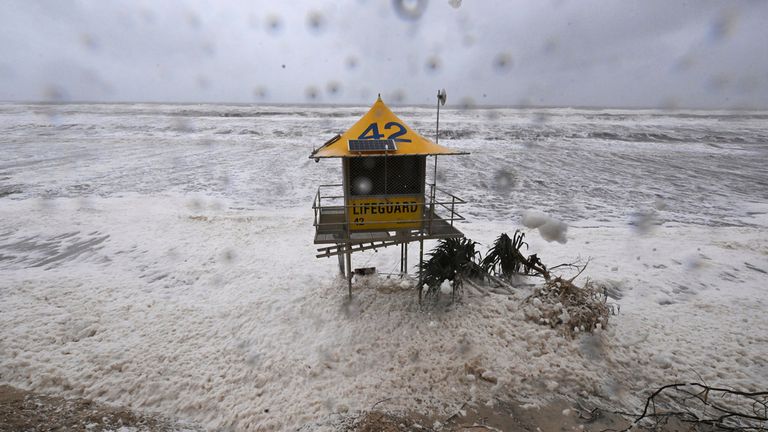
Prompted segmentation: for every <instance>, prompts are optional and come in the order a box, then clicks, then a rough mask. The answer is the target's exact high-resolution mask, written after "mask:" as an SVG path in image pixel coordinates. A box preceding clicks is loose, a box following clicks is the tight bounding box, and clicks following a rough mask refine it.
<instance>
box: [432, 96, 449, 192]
mask: <svg viewBox="0 0 768 432" xmlns="http://www.w3.org/2000/svg"><path fill="white" fill-rule="evenodd" d="M445 99H446V94H445V89H440V90H438V91H437V124H436V125H435V144H440V105H445ZM435 189H437V155H435V173H434V176H433V177H432V197H431V199H432V202H434V201H435V193H436V190H435Z"/></svg>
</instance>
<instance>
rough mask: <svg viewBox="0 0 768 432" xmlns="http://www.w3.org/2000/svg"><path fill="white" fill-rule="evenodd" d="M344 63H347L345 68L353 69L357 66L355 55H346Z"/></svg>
mask: <svg viewBox="0 0 768 432" xmlns="http://www.w3.org/2000/svg"><path fill="white" fill-rule="evenodd" d="M345 63H346V65H347V69H350V70H351V69H355V68H356V67H357V64H358V60H357V57H355V56H349V57H347V60H346V62H345Z"/></svg>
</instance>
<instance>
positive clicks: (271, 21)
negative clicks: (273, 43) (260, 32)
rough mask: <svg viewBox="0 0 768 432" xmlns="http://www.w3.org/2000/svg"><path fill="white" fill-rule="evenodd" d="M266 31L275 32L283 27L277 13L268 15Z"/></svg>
mask: <svg viewBox="0 0 768 432" xmlns="http://www.w3.org/2000/svg"><path fill="white" fill-rule="evenodd" d="M266 24H267V31H268V32H269V33H272V34H277V33H279V32H280V30H282V28H283V20H282V19H280V17H279V16H277V15H270V16H269V17H267V23H266Z"/></svg>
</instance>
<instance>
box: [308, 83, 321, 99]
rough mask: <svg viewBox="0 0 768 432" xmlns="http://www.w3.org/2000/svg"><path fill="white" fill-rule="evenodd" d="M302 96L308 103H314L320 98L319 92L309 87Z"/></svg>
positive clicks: (315, 88) (313, 87)
mask: <svg viewBox="0 0 768 432" xmlns="http://www.w3.org/2000/svg"><path fill="white" fill-rule="evenodd" d="M304 95H305V96H306V97H307V99H308V100H310V101H315V100H317V99H318V98H319V97H320V90H318V89H317V87H315V86H309V87H307V89H306V90H305V91H304Z"/></svg>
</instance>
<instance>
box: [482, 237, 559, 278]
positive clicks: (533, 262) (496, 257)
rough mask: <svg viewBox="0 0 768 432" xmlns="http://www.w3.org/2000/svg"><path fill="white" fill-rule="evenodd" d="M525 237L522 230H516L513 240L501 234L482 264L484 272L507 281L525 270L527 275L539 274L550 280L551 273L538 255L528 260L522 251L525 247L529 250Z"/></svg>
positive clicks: (529, 257)
mask: <svg viewBox="0 0 768 432" xmlns="http://www.w3.org/2000/svg"><path fill="white" fill-rule="evenodd" d="M524 237H525V234H524V233H521V232H520V230H516V231H515V233H514V234H513V235H512V238H510V237H509V236H508V235H507V234H506V233H501V235H500V236H499V237H497V238H496V240H495V241H494V242H493V246H492V247H491V249H490V250H489V251H488V254H486V255H485V258H483V260H482V262H481V263H480V265H481V266H482V267H483V270H485V271H486V272H487V273H488V274H493V275H496V276H499V277H502V278H505V279H511V278H512V277H514V276H515V275H519V274H521V272H520V270H523V273H524V274H526V275H530V274H537V275H540V276H542V277H543V278H544V279H546V280H549V279H550V275H549V271H548V270H547V267H546V266H545V265H544V264H542V262H541V260H539V258H538V257H537V256H536V254H533V255H530V256H528V258H526V257H525V256H524V255H523V253H522V252H521V251H520V249H521V248H522V247H523V246H525V247H526V248H528V243H526V242H524V241H523V238H524Z"/></svg>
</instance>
